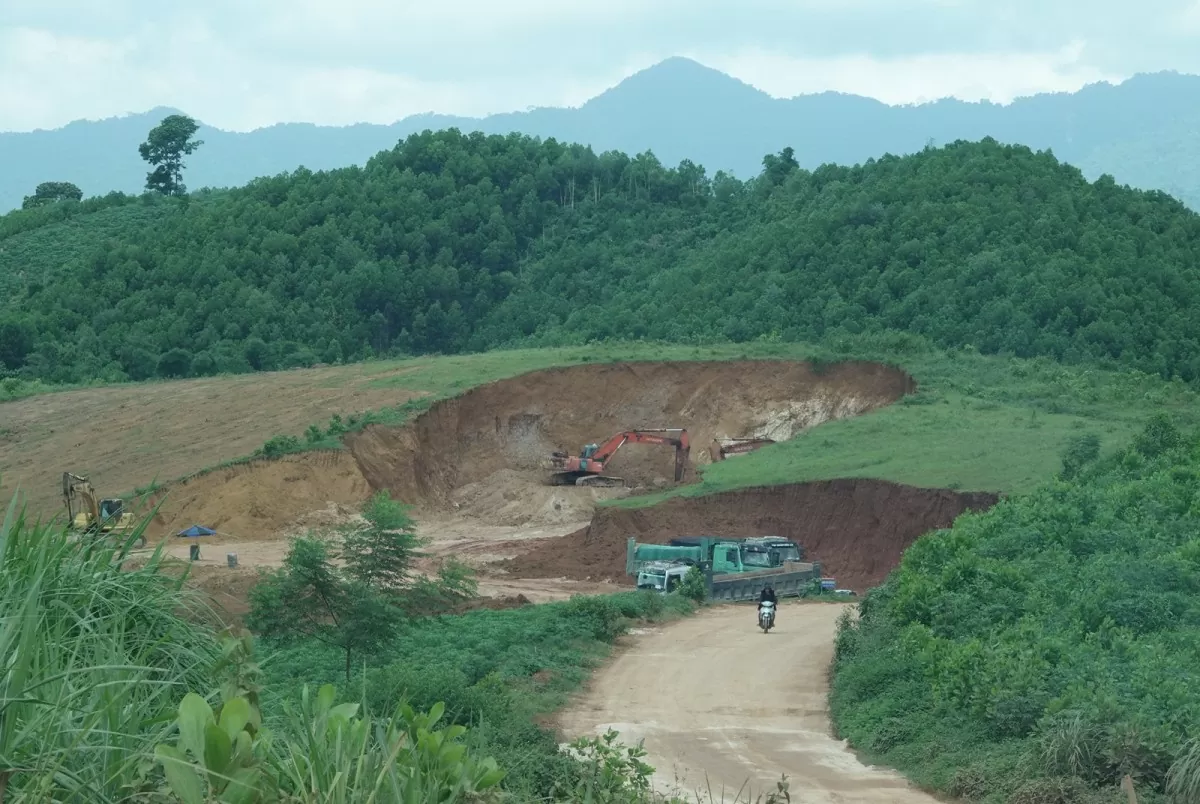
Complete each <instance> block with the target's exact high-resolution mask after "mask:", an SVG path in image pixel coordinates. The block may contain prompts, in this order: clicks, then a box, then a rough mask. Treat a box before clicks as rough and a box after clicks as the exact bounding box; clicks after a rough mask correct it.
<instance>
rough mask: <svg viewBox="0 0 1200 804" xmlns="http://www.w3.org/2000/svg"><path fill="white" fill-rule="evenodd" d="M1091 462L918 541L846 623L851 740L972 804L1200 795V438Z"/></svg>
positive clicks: (845, 698) (1161, 424)
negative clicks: (1134, 793) (1127, 789)
mask: <svg viewBox="0 0 1200 804" xmlns="http://www.w3.org/2000/svg"><path fill="white" fill-rule="evenodd" d="M1093 446H1094V445H1093ZM1094 456H1095V450H1094V449H1091V450H1089V449H1088V447H1087V445H1086V441H1085V440H1084V439H1079V440H1078V441H1077V442H1076V445H1075V446H1074V447H1073V448H1072V449H1070V450H1068V452H1067V454H1066V456H1065V460H1064V469H1065V470H1066V471H1065V473H1064V474H1065V477H1064V479H1063V480H1061V481H1058V482H1055V483H1052V484H1050V485H1048V486H1046V487H1045V488H1043V489H1042V490H1040V491H1038V492H1036V493H1034V494H1031V495H1028V496H1024V497H1020V498H1014V499H1012V500H1009V501H1005V502H1002V503H1001V504H999V505H997V506H996V507H995V508H993V509H992V510H990V511H988V512H986V513H983V514H977V515H967V516H965V517H962V518H960V519H959V520H958V521H956V522H955V525H954V527H953V528H952V529H951V530H949V531H946V532H940V533H932V534H929V535H926V536H924V537H922V538H921V539H920V540H918V541H917V542H916V543H915V544H914V545H913V546H912V547H911V548H909V549H908V551H907V552H906V553H905V555H904V559H903V562H902V564H901V566H900V568H899V569H898V570H896V571H895V572H894V573H893V574H892V575H891V577H889V579H888V581H887V583H885V584H884V585H883V586H882V587H880V588H878V589H876V590H873V591H872V592H871V593H870V594H869V595H868V596H867V597H866V598H865V599H864V601H863V604H862V613H861V618H860V619H859V620H858V622H857V623H856V624H853V623H850V622H847V623H846V624H845V626H844V628H843V629H842V630H841V632H840V634H839V637H838V642H837V656H836V660H835V670H836V674H835V681H834V692H833V697H832V709H833V713H834V717H835V720H836V721H837V723H838V725H839V728H840V730H841V732H842V734H843V736H845V737H847V738H849V739H850V740H851V742H852V743H854V744H855V745H856V746H857V747H859V748H860V749H862V750H864V751H866V752H867V753H868V754H869V755H870V756H871V757H872V758H875V759H883V760H884V761H886V762H888V763H889V764H892V765H895V766H897V767H900V768H901V769H902V770H904V771H905V772H906V773H907V774H908V775H910V776H911V777H912V778H914V779H915V780H917V781H919V782H921V783H923V784H926V785H928V786H931V787H934V788H936V789H939V790H942V791H945V792H948V793H949V794H951V795H952V796H955V797H962V798H964V799H965V800H969V801H987V802H992V801H995V802H1016V801H1022V802H1025V801H1028V802H1035V801H1036V802H1042V801H1072V802H1076V801H1077V802H1084V803H1086V802H1109V801H1115V800H1117V798H1116V797H1115V796H1114V794H1112V793H1109V794H1107V795H1096V796H1095V797H1092V796H1091V795H1089V793H1088V790H1089V788H1096V787H1102V788H1108V789H1109V790H1110V791H1111V790H1113V789H1114V788H1115V787H1116V786H1117V785H1118V784H1119V783H1120V781H1121V778H1122V777H1123V776H1124V775H1125V774H1129V775H1131V776H1132V777H1133V779H1134V780H1135V782H1136V784H1137V787H1138V795H1139V797H1140V798H1141V799H1142V800H1144V801H1162V800H1163V799H1162V798H1159V796H1160V795H1162V794H1164V793H1165V794H1167V799H1166V800H1167V801H1170V802H1180V803H1181V804H1182V802H1193V801H1198V800H1200V731H1198V730H1197V724H1198V723H1200V687H1198V686H1197V685H1196V675H1195V674H1196V667H1197V661H1198V660H1200V628H1198V626H1200V604H1198V602H1197V601H1198V600H1200V598H1198V597H1197V593H1198V592H1200V540H1198V539H1197V538H1196V533H1197V524H1198V523H1197V508H1196V504H1195V500H1196V494H1197V491H1200V461H1198V456H1200V440H1197V438H1196V436H1195V434H1193V435H1191V436H1187V437H1185V436H1183V435H1182V434H1181V433H1180V432H1179V431H1178V430H1176V429H1175V427H1174V426H1173V425H1172V424H1171V423H1170V422H1169V421H1168V420H1167V419H1166V418H1165V417H1162V418H1158V419H1156V420H1154V421H1152V422H1151V423H1150V424H1149V425H1148V426H1147V427H1146V428H1145V430H1144V431H1143V432H1142V433H1141V434H1140V435H1139V436H1138V437H1136V438H1135V439H1134V440H1133V443H1131V444H1130V445H1128V446H1127V447H1125V448H1124V449H1122V450H1120V451H1118V452H1117V453H1115V454H1114V455H1112V456H1110V457H1108V458H1105V459H1101V460H1100V461H1098V462H1096V463H1095V464H1094V465H1091V466H1089V465H1088V463H1089V459H1090V460H1093V461H1094V460H1095V458H1094ZM1121 798H1122V799H1123V798H1124V797H1123V796H1121Z"/></svg>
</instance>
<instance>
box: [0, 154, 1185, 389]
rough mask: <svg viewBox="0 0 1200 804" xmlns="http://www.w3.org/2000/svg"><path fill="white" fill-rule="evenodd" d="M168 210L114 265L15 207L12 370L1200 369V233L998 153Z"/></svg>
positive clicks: (298, 189) (447, 169)
mask: <svg viewBox="0 0 1200 804" xmlns="http://www.w3.org/2000/svg"><path fill="white" fill-rule="evenodd" d="M197 201H199V202H197ZM114 203H115V202H114ZM164 209H165V210H166V211H165V212H163V214H161V215H159V216H158V217H156V218H155V219H154V220H153V221H152V222H151V221H147V220H145V215H146V213H145V207H144V206H142V205H140V202H139V203H124V205H123V206H120V207H119V208H115V209H109V210H106V212H107V214H109V215H111V216H113V218H112V220H111V221H109V222H108V223H106V224H105V225H103V226H101V225H99V224H97V225H96V227H95V228H96V231H97V242H94V243H92V244H91V246H90V249H89V247H87V246H84V245H83V243H82V242H78V243H76V242H74V240H72V244H71V245H70V246H69V247H67V246H61V247H53V248H52V247H50V246H49V245H48V244H49V242H50V241H53V240H56V239H59V240H64V241H65V240H68V239H73V238H74V239H78V238H82V237H83V236H84V235H83V232H84V229H83V228H78V227H76V228H71V227H66V226H62V225H60V228H59V229H58V230H56V231H58V234H54V233H53V232H50V233H44V232H40V230H39V228H38V227H37V226H35V225H34V224H35V223H36V222H37V220H40V219H34V218H22V217H13V216H9V217H10V218H12V221H11V222H9V223H6V224H4V225H0V248H4V249H5V250H13V251H14V252H17V253H20V254H22V255H24V256H22V260H23V261H24V264H25V265H26V268H25V269H24V270H23V271H19V272H16V276H17V279H16V280H15V284H14V279H13V276H14V272H13V270H12V266H11V265H9V267H8V269H7V276H8V279H7V281H8V282H9V287H10V288H11V287H16V288H17V292H14V293H10V294H8V295H7V296H6V297H5V298H4V300H3V301H2V302H0V332H2V333H3V334H4V335H5V337H4V339H3V340H4V343H5V344H6V345H5V348H4V349H3V350H2V351H0V362H3V363H4V365H5V366H6V367H7V369H8V370H9V371H19V372H21V373H22V374H23V375H24V376H29V377H36V378H40V379H43V380H49V381H55V382H78V381H83V380H89V379H93V378H95V377H103V378H107V379H111V380H123V379H144V378H148V377H152V376H167V377H170V376H187V375H207V374H212V373H216V372H221V371H250V370H257V369H265V368H278V367H287V366H298V365H308V364H312V363H315V362H317V361H325V362H331V361H334V360H337V359H360V358H363V357H365V356H369V355H378V354H391V353H396V352H402V353H431V352H441V353H449V352H460V351H463V350H483V349H489V348H494V347H496V346H499V345H504V344H518V343H523V344H542V345H556V344H557V345H562V344H568V343H582V342H586V341H589V340H594V339H606V338H616V339H628V338H631V337H632V338H637V337H645V338H650V339H656V340H663V341H672V342H697V341H713V340H728V341H734V342H745V341H749V340H753V339H756V338H759V337H768V338H780V339H782V340H784V341H801V340H814V339H820V338H823V337H826V336H828V335H830V334H839V333H849V334H857V333H879V332H885V331H903V332H911V333H916V334H921V335H923V336H925V337H927V338H929V339H930V340H932V341H933V342H934V343H936V344H938V345H941V346H946V347H951V348H957V347H960V346H964V345H968V344H970V345H974V346H976V347H978V348H979V349H980V350H982V351H984V352H987V353H1005V352H1007V353H1012V354H1016V355H1018V356H1025V357H1030V356H1038V355H1041V356H1049V357H1053V358H1055V359H1058V360H1063V361H1067V362H1087V361H1111V362H1115V363H1120V364H1124V365H1129V366H1134V367H1138V368H1140V369H1142V370H1145V371H1149V372H1153V373H1158V374H1160V375H1162V376H1173V375H1178V376H1182V377H1184V378H1185V379H1189V380H1190V379H1192V378H1193V377H1195V376H1197V375H1198V374H1200V362H1197V361H1200V358H1197V357H1196V355H1197V354H1200V349H1198V347H1200V317H1198V316H1197V315H1196V314H1195V310H1196V309H1197V305H1196V304H1195V302H1196V301H1197V299H1198V298H1200V295H1198V294H1200V279H1198V277H1197V273H1196V268H1195V266H1196V264H1197V263H1198V258H1200V217H1197V216H1196V215H1195V214H1194V213H1191V212H1189V211H1188V210H1186V209H1185V208H1184V207H1183V206H1182V205H1180V204H1179V203H1178V202H1177V201H1175V200H1173V199H1171V198H1169V197H1167V196H1165V195H1162V194H1160V193H1142V192H1135V191H1132V190H1128V189H1124V188H1120V187H1117V186H1116V185H1115V184H1113V183H1112V182H1111V181H1109V180H1103V179H1102V180H1100V181H1097V182H1095V183H1089V182H1087V181H1086V180H1084V178H1083V177H1082V175H1081V174H1080V173H1079V171H1078V170H1076V169H1074V168H1072V167H1069V166H1066V165H1062V164H1060V163H1058V162H1057V161H1056V160H1055V159H1054V158H1053V157H1052V156H1050V155H1049V154H1041V153H1033V152H1031V151H1030V150H1028V149H1026V148H1020V147H1005V146H1000V145H998V144H996V143H995V142H992V141H988V140H985V141H983V142H979V143H956V144H954V145H950V146H947V147H945V148H941V149H929V150H927V151H925V152H922V153H919V154H915V155H912V156H908V157H903V158H897V157H886V158H883V159H880V160H877V161H870V162H868V163H867V164H864V165H861V166H858V167H854V168H842V167H835V166H826V167H822V168H819V169H817V170H815V171H811V172H810V171H805V170H801V169H799V168H798V167H797V165H796V164H795V162H794V160H792V159H791V158H790V155H789V154H788V153H787V152H785V153H783V154H779V155H770V156H768V157H767V158H766V159H765V162H764V170H763V172H762V174H761V175H760V176H759V177H757V178H755V179H753V180H751V181H748V182H739V181H736V180H733V179H731V178H729V177H727V176H724V175H721V174H718V175H717V176H715V177H708V176H706V175H705V173H704V171H703V169H702V168H700V167H697V166H695V165H692V164H691V163H688V162H684V163H682V164H681V165H680V166H678V167H677V168H667V167H665V166H663V165H661V164H660V163H659V162H658V161H657V159H655V158H654V157H653V155H651V154H642V155H638V156H636V157H633V158H631V157H629V156H627V155H624V154H619V153H605V154H600V155H597V154H595V153H593V152H592V151H590V150H588V149H586V148H583V147H580V146H576V145H570V146H568V145H562V144H560V143H557V142H554V141H546V142H540V141H537V140H534V139H530V138H526V137H521V136H516V135H513V136H509V137H498V136H493V137H485V136H483V135H481V134H472V135H470V136H464V135H461V134H459V133H458V132H455V131H448V132H442V133H438V134H432V133H426V134H421V135H414V136H413V137H410V138H409V139H407V140H406V141H404V142H403V143H401V144H400V145H398V146H397V147H396V148H395V149H394V150H392V151H387V152H383V153H381V154H379V155H378V156H376V157H375V158H373V159H372V160H371V161H370V162H369V163H368V164H367V165H366V166H365V167H363V168H348V169H344V170H335V171H329V172H320V173H312V172H309V171H305V170H299V171H296V172H295V173H293V174H289V175H283V176H277V177H274V178H268V179H260V180H257V181H255V182H252V183H251V184H250V185H248V186H247V187H245V188H242V189H239V190H234V191H229V192H223V193H220V194H216V195H213V196H210V197H198V198H197V199H196V200H193V201H191V202H187V201H181V202H180V203H169V204H166V205H164ZM41 214H44V215H51V214H52V213H50V212H46V213H41ZM61 214H65V213H61ZM93 214H99V213H93ZM22 215H25V216H28V215H29V213H14V216H22ZM139 216H141V217H139ZM85 217H87V216H86V215H81V216H76V218H77V219H78V220H79V221H80V225H81V226H82V220H83V219H84V218H85ZM118 218H119V219H121V220H123V221H124V223H123V224H121V225H118V224H117V223H116V221H117V219H118ZM30 221H32V222H30ZM110 224H111V225H110ZM30 227H33V228H30ZM8 231H11V232H12V233H11V234H7V235H6V234H3V233H4V232H8ZM35 238H41V240H40V241H37V240H35ZM101 239H104V242H100V240H101ZM39 243H40V245H39ZM39 255H43V256H39ZM56 255H57V256H56ZM51 274H53V275H55V276H57V277H58V281H56V282H54V283H53V284H52V285H43V284H41V283H40V281H35V280H34V279H32V278H31V277H36V276H41V275H51Z"/></svg>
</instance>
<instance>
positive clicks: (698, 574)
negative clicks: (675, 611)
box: [675, 567, 708, 603]
mask: <svg viewBox="0 0 1200 804" xmlns="http://www.w3.org/2000/svg"><path fill="white" fill-rule="evenodd" d="M675 593H676V594H678V595H680V596H682V597H686V598H687V599H688V600H692V601H694V602H696V603H703V602H704V600H705V598H707V597H708V587H707V585H706V584H705V583H704V572H703V571H702V570H701V569H700V568H699V567H691V568H689V569H688V571H687V574H686V575H684V576H683V581H682V582H681V583H680V584H679V587H678V588H677V589H676V590H675Z"/></svg>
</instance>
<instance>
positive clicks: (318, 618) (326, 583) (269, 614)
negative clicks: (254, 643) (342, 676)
mask: <svg viewBox="0 0 1200 804" xmlns="http://www.w3.org/2000/svg"><path fill="white" fill-rule="evenodd" d="M330 558H331V556H330V550H329V545H328V544H326V542H325V541H324V540H322V539H319V538H312V537H305V538H299V539H295V540H293V541H292V545H291V548H290V549H289V550H288V554H287V557H286V558H285V559H284V561H283V566H282V567H280V568H279V569H277V570H274V571H272V572H269V573H267V574H266V575H264V577H263V578H262V579H261V580H260V581H259V582H258V583H257V584H255V585H254V588H252V589H251V590H250V613H249V615H248V616H247V618H246V620H247V625H249V626H250V627H251V628H252V629H254V630H255V631H258V632H259V633H261V634H263V635H264V636H268V637H272V638H274V639H278V640H281V641H284V642H294V641H298V640H301V639H306V638H307V639H316V640H317V641H318V642H323V643H324V644H326V645H331V646H333V647H336V648H338V649H339V650H341V651H342V653H343V654H344V657H345V671H346V679H347V680H349V678H350V667H351V661H352V659H353V655H354V654H355V653H357V652H359V651H363V652H370V651H374V650H377V649H378V648H379V647H381V646H382V645H383V644H384V643H386V642H387V641H388V640H389V639H391V638H392V637H394V636H395V634H396V630H397V628H398V626H399V618H397V617H396V616H394V615H395V612H394V611H392V610H391V607H389V606H388V605H387V602H386V601H385V600H384V599H382V598H381V597H380V596H379V595H377V594H374V592H373V590H372V589H371V588H370V587H369V586H367V585H366V584H362V583H357V582H348V581H347V580H346V579H345V578H344V577H343V576H342V574H341V572H339V570H338V568H337V567H335V566H334V565H333V562H332V561H331V560H330Z"/></svg>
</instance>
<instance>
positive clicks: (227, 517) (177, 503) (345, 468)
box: [149, 450, 372, 542]
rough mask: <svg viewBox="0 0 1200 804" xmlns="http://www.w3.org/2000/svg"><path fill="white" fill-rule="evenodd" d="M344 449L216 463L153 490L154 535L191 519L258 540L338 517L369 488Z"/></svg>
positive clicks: (344, 517)
mask: <svg viewBox="0 0 1200 804" xmlns="http://www.w3.org/2000/svg"><path fill="white" fill-rule="evenodd" d="M371 491H372V489H371V487H370V485H369V484H368V483H367V481H366V479H365V478H363V476H362V473H361V472H359V470H358V464H357V463H355V461H354V458H353V456H351V455H350V454H349V453H347V452H334V451H328V450H327V451H322V452H309V453H304V454H301V455H288V456H284V457H282V458H278V459H275V460H266V459H263V460H257V461H251V462H250V463H245V464H239V465H237V466H231V467H228V468H226V469H218V470H216V471H213V472H209V473H207V474H203V475H200V476H198V477H194V478H192V479H191V480H187V481H184V482H181V483H176V484H174V485H171V486H168V487H165V488H164V489H162V490H161V491H159V492H158V493H156V494H155V496H154V500H153V501H152V502H153V503H157V504H161V507H160V508H159V510H158V512H157V514H156V515H155V517H154V519H153V521H152V522H151V525H150V528H149V532H150V535H151V536H152V537H155V538H157V537H160V536H164V535H166V534H169V533H177V532H178V531H180V530H182V529H184V528H187V527H189V526H191V525H203V526H205V527H209V528H212V529H214V530H216V531H217V532H218V534H219V535H220V540H221V541H222V542H241V541H258V540H261V539H263V538H269V537H274V536H278V537H283V536H286V535H296V534H299V533H303V532H304V531H305V530H307V529H308V528H315V527H321V526H328V525H336V524H341V523H342V522H345V521H349V520H350V519H351V518H353V517H354V516H355V511H356V509H357V508H358V507H359V506H360V505H361V504H362V501H363V500H365V499H367V497H369V496H370V494H371Z"/></svg>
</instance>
